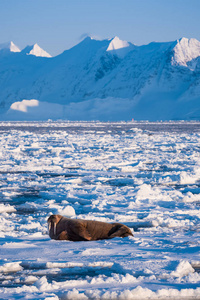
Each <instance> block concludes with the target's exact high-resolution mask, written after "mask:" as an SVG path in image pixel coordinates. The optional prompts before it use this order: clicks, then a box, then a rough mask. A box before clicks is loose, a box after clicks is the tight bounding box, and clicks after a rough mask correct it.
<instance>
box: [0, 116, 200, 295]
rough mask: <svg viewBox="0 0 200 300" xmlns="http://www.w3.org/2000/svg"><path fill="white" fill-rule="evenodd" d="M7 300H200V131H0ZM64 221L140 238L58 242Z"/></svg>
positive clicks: (196, 127) (123, 127) (144, 127)
mask: <svg viewBox="0 0 200 300" xmlns="http://www.w3.org/2000/svg"><path fill="white" fill-rule="evenodd" d="M0 131H1V140H0V159H1V164H0V176H1V178H0V183H1V185H0V193H1V204H0V223H1V230H0V298H1V299H25V298H27V299H200V288H199V286H200V273H199V271H200V252H199V250H200V239H199V237H200V225H199V219H200V209H199V208H200V197H199V192H200V184H199V175H200V159H199V144H200V123H198V122H189V123H187V122H181V123H176V122H175V123H174V122H169V123H164V122H163V123H148V122H147V123H145V122H143V123H137V122H136V123H134V122H130V123H125V122H121V123H100V122H90V123H89V122H81V123H80V122H62V121H60V122H50V121H49V122H23V123H22V122H4V123H0ZM53 213H59V214H62V215H65V216H68V217H71V218H83V219H91V220H99V221H107V222H121V223H124V224H126V225H128V226H129V227H130V228H131V229H132V231H133V233H134V237H127V238H124V239H122V238H115V239H112V240H102V241H92V242H69V241H55V240H51V239H50V238H49V236H48V229H47V218H48V217H49V215H50V214H53Z"/></svg>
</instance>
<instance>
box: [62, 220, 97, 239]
mask: <svg viewBox="0 0 200 300" xmlns="http://www.w3.org/2000/svg"><path fill="white" fill-rule="evenodd" d="M69 227H70V232H69V233H68V239H69V240H72V241H90V240H91V239H92V237H91V235H90V234H89V232H88V230H87V229H86V228H85V226H84V225H83V224H81V223H74V224H70V226H69Z"/></svg>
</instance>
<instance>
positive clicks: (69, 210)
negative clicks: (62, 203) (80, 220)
mask: <svg viewBox="0 0 200 300" xmlns="http://www.w3.org/2000/svg"><path fill="white" fill-rule="evenodd" d="M58 213H59V214H60V215H62V216H65V217H73V216H75V215H76V213H75V210H74V208H73V207H72V206H70V205H67V206H66V207H64V208H58Z"/></svg>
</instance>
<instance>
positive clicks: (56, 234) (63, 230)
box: [47, 215, 133, 242]
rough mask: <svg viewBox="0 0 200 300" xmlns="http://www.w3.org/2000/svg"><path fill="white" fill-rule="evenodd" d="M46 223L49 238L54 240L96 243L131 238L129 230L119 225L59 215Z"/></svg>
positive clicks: (51, 217)
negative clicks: (97, 241)
mask: <svg viewBox="0 0 200 300" xmlns="http://www.w3.org/2000/svg"><path fill="white" fill-rule="evenodd" d="M47 222H48V225H49V226H48V228H49V236H50V238H51V239H54V240H68V241H74V242H75V241H96V240H104V239H112V238H114V237H122V238H124V237H127V236H129V235H130V236H133V234H132V232H131V230H130V228H129V227H127V226H126V225H123V224H121V223H107V222H100V221H92V220H82V219H69V218H66V217H63V216H61V215H51V216H50V217H49V218H48V220H47Z"/></svg>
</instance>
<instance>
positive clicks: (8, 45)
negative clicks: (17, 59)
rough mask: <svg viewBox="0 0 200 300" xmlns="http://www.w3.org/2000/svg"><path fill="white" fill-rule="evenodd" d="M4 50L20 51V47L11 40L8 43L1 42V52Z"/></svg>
mask: <svg viewBox="0 0 200 300" xmlns="http://www.w3.org/2000/svg"><path fill="white" fill-rule="evenodd" d="M2 51H9V52H20V49H19V48H18V47H17V46H16V45H15V44H14V43H13V42H12V41H11V42H8V43H4V44H0V52H2Z"/></svg>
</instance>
